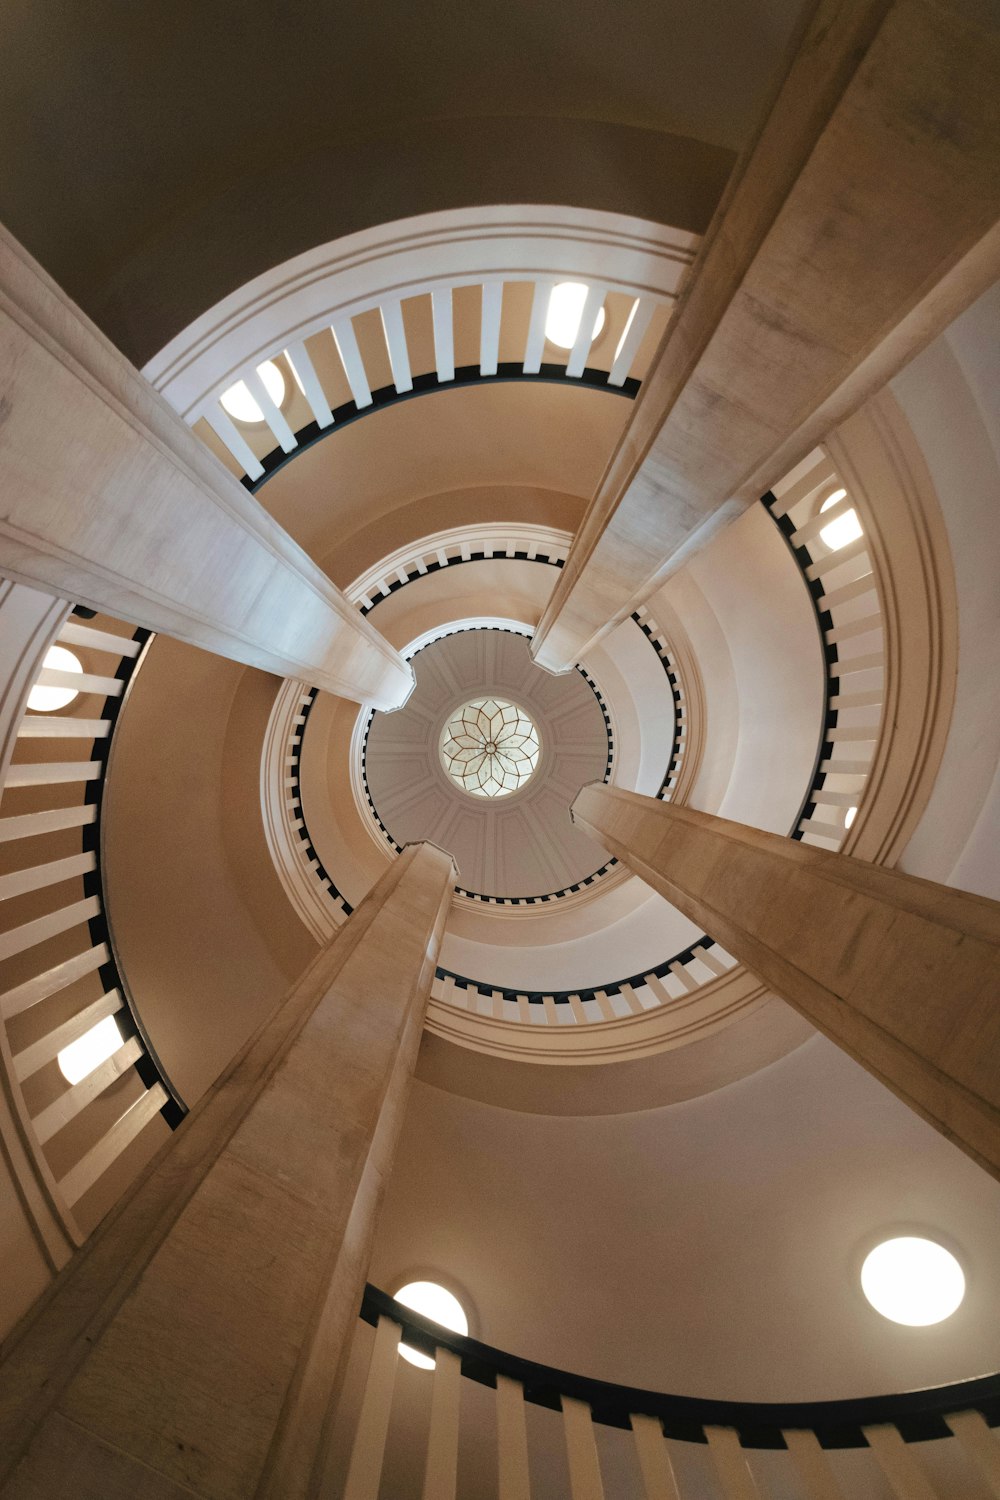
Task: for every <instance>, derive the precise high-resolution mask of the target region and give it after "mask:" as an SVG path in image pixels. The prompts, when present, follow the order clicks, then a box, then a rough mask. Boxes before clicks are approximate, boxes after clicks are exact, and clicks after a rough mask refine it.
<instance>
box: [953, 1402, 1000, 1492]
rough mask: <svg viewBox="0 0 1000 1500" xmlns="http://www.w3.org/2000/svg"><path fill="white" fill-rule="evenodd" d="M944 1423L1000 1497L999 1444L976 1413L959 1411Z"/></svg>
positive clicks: (989, 1428) (983, 1420)
mask: <svg viewBox="0 0 1000 1500" xmlns="http://www.w3.org/2000/svg"><path fill="white" fill-rule="evenodd" d="M945 1421H946V1422H947V1424H948V1426H949V1427H950V1428H951V1430H952V1432H953V1433H954V1434H955V1436H956V1438H957V1439H958V1441H959V1442H960V1443H961V1445H962V1447H963V1448H964V1449H965V1451H966V1453H967V1454H968V1455H969V1457H970V1458H971V1459H972V1462H973V1463H974V1464H975V1465H976V1467H977V1469H978V1470H979V1472H980V1474H982V1476H983V1478H984V1479H985V1480H986V1482H987V1484H988V1485H989V1487H990V1489H991V1490H992V1491H993V1493H994V1495H998V1496H1000V1443H998V1442H997V1440H996V1438H995V1437H994V1435H993V1429H992V1428H991V1427H989V1426H987V1423H986V1421H985V1419H984V1418H983V1417H982V1416H981V1415H980V1413H979V1412H978V1411H960V1412H956V1413H955V1414H954V1416H950V1417H945Z"/></svg>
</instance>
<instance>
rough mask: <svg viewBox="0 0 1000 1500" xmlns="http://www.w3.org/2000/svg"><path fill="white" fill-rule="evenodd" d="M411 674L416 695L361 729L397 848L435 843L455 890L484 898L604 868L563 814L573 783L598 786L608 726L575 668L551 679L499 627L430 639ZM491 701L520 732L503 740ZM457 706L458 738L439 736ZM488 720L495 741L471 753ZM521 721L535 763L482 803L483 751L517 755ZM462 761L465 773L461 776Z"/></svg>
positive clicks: (520, 639) (565, 881)
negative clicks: (531, 739)
mask: <svg viewBox="0 0 1000 1500" xmlns="http://www.w3.org/2000/svg"><path fill="white" fill-rule="evenodd" d="M413 667H414V671H415V673H416V687H415V688H414V690H413V692H412V694H411V695H410V698H409V701H408V702H407V704H406V705H405V707H404V708H402V709H400V710H398V712H396V713H391V714H385V713H376V714H375V715H374V716H373V718H372V722H371V727H370V730H369V732H368V741H367V747H366V757H365V766H366V775H367V781H368V791H369V793H370V795H371V799H372V802H373V804H374V807H375V809H376V812H377V814H378V816H379V818H380V819H381V821H382V823H383V824H384V825H385V828H386V830H387V831H388V833H389V834H390V836H391V837H392V838H393V839H395V840H396V842H397V843H400V844H407V843H413V842H416V841H418V840H421V839H430V840H432V842H434V843H436V844H440V845H441V847H442V848H445V849H448V850H449V851H451V852H452V853H453V854H454V856H455V860H456V862H457V864H458V870H459V879H460V881H461V883H462V885H463V886H465V887H467V888H468V889H470V890H474V891H477V892H482V893H484V894H486V895H491V896H534V895H541V894H543V893H545V892H547V891H552V890H556V889H559V888H561V887H564V886H568V885H572V884H573V883H574V882H576V881H578V880H582V879H584V878H585V877H586V876H588V875H591V874H593V872H594V871H595V870H597V869H599V868H600V867H601V866H602V865H604V864H605V863H606V862H607V854H606V853H605V851H604V850H603V849H601V848H600V847H599V846H598V845H597V844H595V843H593V842H592V840H591V839H589V838H588V837H587V835H586V834H584V833H582V832H581V831H580V830H579V829H578V828H576V827H575V826H574V824H573V821H572V819H571V817H570V811H569V809H570V804H571V802H572V801H573V798H574V797H575V796H576V794H577V792H578V791H579V790H580V788H581V786H584V785H585V784H586V783H587V782H589V781H600V780H602V779H603V778H604V776H605V775H606V774H607V773H608V770H609V767H610V762H611V755H612V742H611V734H610V729H609V724H608V721H607V719H606V715H605V710H604V708H603V706H602V704H601V702H600V701H599V699H598V696H597V692H596V691H595V688H594V687H593V686H592V685H591V683H590V682H589V681H588V679H587V678H586V677H585V676H584V675H583V674H582V673H581V672H579V671H577V672H569V673H567V674H566V675H565V676H561V677H556V676H553V675H551V674H550V673H548V672H545V671H543V670H542V669H541V668H539V667H537V666H535V664H534V662H533V661H532V659H531V655H530V653H529V650H528V641H527V639H526V638H525V637H524V636H523V635H518V634H515V633H514V632H512V631H507V630H500V629H481V630H466V631H461V632H458V633H456V634H454V635H449V636H447V637H446V638H445V639H444V640H439V641H435V642H434V643H433V644H432V645H430V646H426V647H425V648H424V649H423V650H422V651H421V652H419V653H418V655H417V656H416V657H414V659H413ZM497 700H499V701H500V703H502V704H510V705H513V707H515V708H516V709H517V710H519V711H520V715H521V717H519V718H518V719H512V726H514V725H518V726H520V729H521V731H522V732H518V730H516V729H514V728H513V727H512V729H511V732H510V735H509V736H508V732H507V730H506V728H505V727H503V726H502V724H501V720H500V719H499V718H497V715H496V713H495V712H494V709H495V707H496V705H497ZM484 701H485V702H486V704H487V705H488V708H487V713H486V714H485V716H484V715H483V714H479V715H478V716H477V717H476V720H475V723H474V722H473V714H472V713H471V711H470V710H469V709H468V707H467V705H470V704H472V703H475V704H480V703H483V702H484ZM463 708H465V709H466V715H467V718H468V719H469V721H470V722H469V732H468V734H464V735H462V736H461V737H460V739H459V740H456V739H455V738H454V737H453V736H451V735H449V733H448V730H449V727H450V725H451V723H452V720H453V718H454V716H455V715H456V713H457V711H458V710H461V709H463ZM508 717H510V716H509V715H508ZM493 720H495V721H496V722H497V724H498V726H499V727H498V736H499V738H497V737H494V738H493V739H490V737H489V735H488V734H487V737H486V739H485V740H484V742H483V746H482V747H481V753H478V752H477V747H476V745H475V744H474V743H473V741H474V740H475V738H476V734H477V727H476V726H477V725H478V724H480V723H481V724H482V725H483V726H484V732H485V730H486V729H487V728H488V725H489V723H490V722H491V721H493ZM526 721H530V724H531V725H532V726H533V727H534V729H535V731H536V732H537V737H538V741H539V747H540V750H539V754H538V759H537V763H536V764H535V766H534V769H533V770H532V771H531V774H530V775H527V776H525V777H523V778H521V780H520V784H519V785H517V786H514V787H513V789H512V790H510V791H509V792H508V791H507V789H506V788H505V787H501V788H499V794H494V795H490V794H489V793H490V791H491V790H492V789H493V787H494V785H495V783H494V782H493V781H492V780H490V779H489V777H488V775H487V766H486V764H485V763H486V762H488V761H489V760H491V759H494V755H493V752H491V751H490V749H489V747H490V745H495V746H496V749H497V751H498V752H499V753H498V754H497V755H496V757H495V760H496V763H498V764H499V762H500V761H502V760H503V759H504V750H505V745H506V738H507V737H509V738H510V739H511V740H512V742H513V741H516V742H517V743H516V744H515V745H514V749H515V750H516V752H517V753H518V754H521V753H523V751H522V748H521V741H522V739H523V738H524V733H523V730H524V726H525V724H526ZM466 740H467V741H468V743H467V744H466V743H465V741H466ZM443 752H446V753H443ZM459 755H467V756H468V757H469V759H468V761H467V762H463V761H460V760H458V759H457V758H456V757H457V756H459ZM466 764H467V765H468V766H469V768H470V772H471V774H469V775H466V776H465V777H463V775H462V774H461V771H462V769H463V768H464V766H465V765H466ZM480 768H482V785H480V776H481V770H480ZM456 773H459V774H456ZM463 781H464V783H465V784H463ZM484 790H485V791H486V793H487V794H486V795H483V791H484Z"/></svg>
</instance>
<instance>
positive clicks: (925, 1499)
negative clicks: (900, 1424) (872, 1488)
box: [862, 1423, 937, 1500]
mask: <svg viewBox="0 0 1000 1500" xmlns="http://www.w3.org/2000/svg"><path fill="white" fill-rule="evenodd" d="M862 1431H863V1432H864V1435H865V1437H866V1438H867V1439H868V1446H869V1447H870V1448H871V1450H872V1452H873V1453H874V1455H875V1457H876V1459H877V1460H878V1464H879V1467H880V1469H881V1470H882V1473H883V1474H884V1475H885V1477H886V1479H888V1481H889V1487H890V1489H891V1490H892V1493H893V1494H894V1495H895V1496H896V1497H897V1500H937V1495H936V1494H935V1493H934V1489H933V1487H932V1486H931V1483H930V1480H929V1479H928V1478H927V1477H926V1475H924V1474H922V1473H921V1471H920V1469H919V1468H918V1467H917V1461H916V1459H915V1458H914V1456H913V1454H912V1453H911V1452H910V1450H909V1448H908V1447H907V1445H906V1443H904V1441H903V1439H902V1437H901V1436H900V1434H899V1432H898V1431H897V1429H896V1428H895V1427H893V1426H891V1425H890V1424H885V1425H882V1424H881V1423H880V1424H879V1425H878V1426H877V1427H864V1428H862Z"/></svg>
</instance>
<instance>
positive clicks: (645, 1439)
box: [632, 1415, 681, 1500]
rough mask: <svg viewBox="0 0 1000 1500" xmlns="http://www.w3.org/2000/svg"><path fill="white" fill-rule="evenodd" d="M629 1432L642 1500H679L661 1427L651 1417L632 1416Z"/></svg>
mask: <svg viewBox="0 0 1000 1500" xmlns="http://www.w3.org/2000/svg"><path fill="white" fill-rule="evenodd" d="M632 1433H633V1435H634V1437H635V1449H636V1453H637V1454H638V1456H639V1468H640V1469H641V1471H642V1483H643V1487H644V1489H645V1491H646V1500H681V1492H680V1490H679V1489H678V1488H677V1480H676V1478H675V1476H674V1466H673V1464H672V1463H671V1462H670V1454H669V1453H668V1452H667V1445H666V1443H665V1441H664V1438H663V1428H662V1427H661V1426H660V1424H659V1422H658V1421H657V1419H656V1418H655V1417H645V1416H641V1415H634V1416H633V1417H632Z"/></svg>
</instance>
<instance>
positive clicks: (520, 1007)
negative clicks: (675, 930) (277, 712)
mask: <svg viewBox="0 0 1000 1500" xmlns="http://www.w3.org/2000/svg"><path fill="white" fill-rule="evenodd" d="M564 556H565V544H560V543H559V542H557V541H556V540H555V538H554V536H553V537H549V538H547V539H546V540H545V541H544V542H542V541H540V540H539V539H538V538H535V539H529V538H527V537H513V538H511V539H509V540H501V539H499V538H498V539H496V540H494V541H493V542H492V543H491V544H485V543H484V544H482V545H473V544H471V543H469V542H468V541H465V542H461V543H459V542H448V541H446V540H444V539H442V540H441V544H440V545H435V546H425V547H423V548H421V549H420V550H418V551H416V552H414V551H412V549H406V550H405V551H404V552H401V553H398V554H396V555H394V556H393V557H391V558H390V559H388V560H387V561H386V562H385V563H384V564H382V565H380V566H379V567H377V568H373V569H371V570H370V571H369V572H368V573H366V574H365V575H364V576H363V577H362V578H360V579H359V580H357V582H356V583H355V584H354V585H353V586H352V587H351V589H349V591H348V596H349V597H350V598H351V600H352V602H354V603H355V604H357V605H358V606H359V608H360V609H361V611H362V613H364V614H369V613H370V612H371V611H372V610H373V609H375V608H376V607H377V605H378V603H379V602H380V600H382V599H386V598H389V597H390V596H392V595H394V594H396V593H398V592H399V590H400V589H402V588H404V587H406V585H407V584H410V583H415V582H417V581H418V580H419V579H421V578H425V577H428V576H430V575H433V574H435V573H438V572H440V571H442V570H444V569H446V568H450V567H455V566H460V565H462V564H466V563H472V562H476V561H479V560H486V559H492V558H497V559H507V560H508V561H524V562H530V563H539V564H545V565H548V566H550V567H561V566H562V562H563V559H564ZM632 620H633V622H634V623H635V625H636V626H637V627H638V628H639V629H640V630H641V631H642V633H643V635H644V636H645V637H646V639H647V640H648V641H649V643H650V645H651V647H652V649H653V650H654V651H655V653H656V656H657V658H658V660H659V662H660V665H661V667H662V669H663V672H664V675H665V676H666V679H667V682H668V685H669V688H670V693H671V697H672V700H673V707H674V727H673V737H672V740H671V742H670V745H669V747H668V754H667V760H666V764H665V768H664V774H663V779H662V782H661V785H660V787H659V790H658V792H657V796H658V797H659V798H661V799H662V800H664V801H669V800H670V798H671V796H672V795H673V790H674V788H675V786H676V785H677V781H678V778H679V776H680V774H681V770H682V767H683V765H684V757H685V755H686V753H687V747H688V743H689V737H690V724H689V703H688V695H687V691H686V689H685V686H684V682H683V676H682V673H681V670H680V666H679V664H678V663H677V661H676V659H675V657H674V655H673V653H672V651H671V648H670V645H669V642H668V640H667V637H666V635H665V633H664V632H663V630H662V629H661V628H660V626H659V625H658V624H657V622H656V620H655V619H654V617H653V616H652V614H651V613H650V611H649V609H648V608H646V607H645V606H644V607H642V608H641V609H640V610H639V611H637V612H636V614H634V615H633V616H632ZM478 628H482V627H478ZM441 633H442V634H446V633H448V631H447V629H445V630H443V631H442V632H441ZM528 633H529V632H528V631H527V630H525V634H528ZM419 644H420V645H421V646H422V645H424V644H426V643H425V642H423V641H421V642H420V643H419ZM407 654H408V655H412V654H414V653H413V652H408V653H407ZM584 675H586V674H584ZM587 680H588V681H589V682H590V685H591V687H592V689H593V691H594V692H595V695H596V696H597V698H598V703H599V704H600V707H601V711H602V713H603V714H604V718H605V723H606V725H607V728H608V734H609V764H608V767H607V770H606V779H607V778H608V777H610V773H611V762H610V754H611V736H612V726H611V720H610V716H609V712H608V709H607V705H606V704H605V702H604V700H603V696H602V695H601V694H600V691H599V689H598V688H597V685H596V684H595V683H594V682H593V681H591V679H590V678H589V677H588V679H587ZM315 698H316V692H315V689H311V688H308V687H305V686H303V687H302V688H301V690H298V692H297V696H296V699H295V702H294V704H291V701H290V702H289V706H290V707H292V708H294V712H293V714H292V716H291V718H290V720H289V724H290V729H291V733H290V735H289V737H288V741H287V749H286V751H285V754H284V756H283V764H282V785H281V787H280V788H277V787H276V788H274V792H275V795H274V797H273V801H274V804H275V808H276V810H277V813H278V815H279V816H281V817H282V819H283V821H284V823H285V828H286V832H287V834H288V837H287V838H286V839H284V840H282V841H281V843H282V847H284V848H286V849H290V850H291V851H293V858H294V860H295V864H296V867H297V868H298V869H299V870H300V872H301V875H302V877H303V878H304V880H305V881H306V882H307V883H308V884H310V885H312V886H313V887H315V894H316V895H318V896H319V898H320V900H321V901H322V903H323V907H324V910H325V911H326V912H327V913H328V915H329V918H330V919H331V921H332V923H333V924H334V925H337V926H339V925H340V924H341V923H342V922H343V921H345V920H346V918H347V916H348V915H349V914H350V911H351V906H350V903H349V902H348V901H347V900H346V898H345V897H344V895H343V893H342V892H341V891H340V890H339V888H338V886H337V883H336V880H335V879H334V877H333V875H332V874H331V873H330V871H329V870H328V869H327V868H326V867H325V866H324V864H323V861H322V859H321V858H320V855H319V853H318V851H317V850H316V847H315V845H314V843H313V841H312V838H311V835H310V833H309V829H308V824H307V821H306V817H305V812H304V809H303V805H302V791H301V780H300V777H301V757H302V744H303V739H304V735H305V731H306V726H307V723H308V719H309V714H310V711H311V709H312V706H313V703H314V702H315ZM369 724H370V716H368V717H364V716H362V718H361V719H359V722H358V730H357V735H356V738H357V741H358V756H357V758H358V760H359V767H358V774H357V776H356V794H357V797H358V800H359V802H362V803H363V805H364V806H365V807H366V808H367V812H368V816H369V820H370V822H371V825H372V830H373V832H375V833H376V834H377V841H379V842H381V841H383V840H384V841H385V842H386V843H387V844H388V845H389V847H390V848H393V849H398V845H397V844H396V842H395V840H394V839H393V838H392V835H391V834H390V832H389V830H388V829H387V828H386V827H385V824H384V823H383V822H382V819H381V818H380V817H379V814H378V810H377V808H376V807H375V804H374V801H373V799H372V796H371V792H370V790H369V787H368V781H367V776H366V774H365V747H366V744H367V728H368V725H369ZM620 873H621V871H620V867H619V865H618V861H617V860H614V859H611V860H608V861H607V862H606V863H605V864H603V865H602V866H601V867H600V868H599V869H597V870H595V871H594V872H593V873H592V874H590V875H588V876H586V877H584V878H582V879H581V880H579V881H575V882H574V883H573V884H572V885H570V886H567V887H564V888H563V889H561V890H557V891H551V892H547V893H545V894H542V895H537V896H507V897H496V896H489V895H486V894H483V893H481V892H475V891H470V890H466V889H465V888H464V887H456V898H457V899H459V900H464V901H467V902H469V903H470V904H473V905H480V906H483V905H485V906H498V907H504V908H510V909H519V908H532V909H535V908H538V907H540V906H546V905H556V904H565V903H568V902H570V901H572V900H573V899H574V898H579V897H581V896H583V897H586V895H587V894H588V893H589V892H591V891H592V890H593V889H594V888H595V887H597V886H599V885H600V884H601V882H603V881H604V880H605V879H606V878H607V877H608V876H609V875H612V874H620ZM735 968H736V961H735V959H734V958H733V957H732V955H731V954H729V953H727V952H726V951H725V949H723V948H722V947H720V946H719V945H718V944H717V943H715V942H714V941H713V940H712V939H711V938H709V937H708V936H703V937H700V938H698V939H696V940H695V941H694V942H693V943H691V944H689V945H688V947H686V948H684V949H683V950H681V951H680V952H678V953H674V954H671V955H670V956H669V957H667V958H665V959H663V960H662V961H661V962H659V963H658V964H656V965H655V966H653V967H650V968H649V969H647V970H644V971H642V972H640V973H635V974H628V975H624V976H621V977H620V978H615V979H613V980H608V981H607V982H605V983H601V984H597V985H593V986H590V987H587V988H583V989H580V988H577V989H573V990H570V989H566V990H546V991H540V990H538V991H536V990H517V989H514V988H510V987H504V986H502V985H490V984H487V983H485V982H484V981H480V980H477V979H473V978H470V977H468V976H466V975H460V974H456V973H454V972H452V971H450V970H447V969H444V968H439V969H438V970H437V972H436V975H435V979H434V983H433V987H432V991H431V993H432V995H433V997H434V998H435V999H436V1000H440V1001H443V1002H445V1003H447V1004H450V1005H452V1006H454V1007H456V1008H457V1009H459V1010H464V1011H471V1012H474V1013H476V1014H479V1015H484V1016H487V1017H489V1018H491V1019H494V1020H505V1021H513V1022H526V1023H530V1024H532V1025H553V1026H555V1025H567V1024H569V1025H575V1024H584V1025H589V1024H594V1023H599V1022H602V1021H612V1020H621V1019H623V1018H625V1017H627V1016H630V1015H639V1014H642V1013H643V1012H646V1011H650V1010H653V1009H658V1008H659V1007H661V1006H663V1005H670V1004H674V1003H675V1002H677V1001H678V1000H686V999H687V998H688V997H689V996H691V995H692V994H694V993H695V992H697V991H698V990H700V989H701V988H703V987H704V986H705V985H707V984H711V983H714V982H715V981H716V980H718V979H720V978H723V977H724V976H726V975H727V974H730V973H731V972H732V971H733V969H735Z"/></svg>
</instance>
